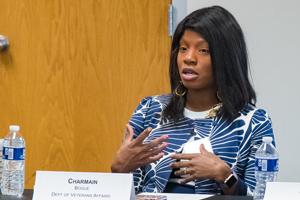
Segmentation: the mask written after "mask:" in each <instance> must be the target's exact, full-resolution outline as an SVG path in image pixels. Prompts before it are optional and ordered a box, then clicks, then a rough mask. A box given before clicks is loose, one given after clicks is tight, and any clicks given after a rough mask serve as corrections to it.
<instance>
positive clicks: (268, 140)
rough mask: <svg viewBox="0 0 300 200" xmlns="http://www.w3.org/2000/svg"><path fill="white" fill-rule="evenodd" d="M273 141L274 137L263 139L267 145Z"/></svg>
mask: <svg viewBox="0 0 300 200" xmlns="http://www.w3.org/2000/svg"><path fill="white" fill-rule="evenodd" d="M272 141H273V138H272V137H263V142H265V143H271V142H272Z"/></svg>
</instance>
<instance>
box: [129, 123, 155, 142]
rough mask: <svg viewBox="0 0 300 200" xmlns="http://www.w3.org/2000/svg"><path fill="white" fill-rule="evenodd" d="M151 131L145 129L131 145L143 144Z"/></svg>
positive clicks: (150, 129) (149, 128)
mask: <svg viewBox="0 0 300 200" xmlns="http://www.w3.org/2000/svg"><path fill="white" fill-rule="evenodd" d="M151 131H152V128H151V127H148V128H146V129H145V130H144V131H143V132H142V133H141V134H140V135H139V136H138V137H137V138H135V140H133V141H132V144H133V145H140V144H143V141H144V140H145V138H146V137H147V136H148V135H149V134H150V132H151Z"/></svg>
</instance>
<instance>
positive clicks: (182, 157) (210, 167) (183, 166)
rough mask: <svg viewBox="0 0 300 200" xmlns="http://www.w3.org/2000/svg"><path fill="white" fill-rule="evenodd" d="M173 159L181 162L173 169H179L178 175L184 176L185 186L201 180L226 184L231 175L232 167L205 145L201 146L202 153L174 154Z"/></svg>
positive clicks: (173, 165) (175, 164) (173, 166)
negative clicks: (209, 150)
mask: <svg viewBox="0 0 300 200" xmlns="http://www.w3.org/2000/svg"><path fill="white" fill-rule="evenodd" d="M171 158H173V159H176V160H179V161H178V162H175V163H173V164H172V165H171V167H172V168H173V169H179V170H177V171H176V172H175V174H176V175H184V176H183V181H182V182H181V183H183V184H184V183H187V182H190V181H193V180H196V179H199V178H201V179H202V178H205V179H213V180H216V181H217V182H224V180H225V179H226V178H227V177H228V176H229V175H230V174H231V169H230V167H229V166H228V165H227V164H226V163H225V162H224V161H223V160H221V159H220V158H219V157H218V156H216V155H215V154H213V153H210V152H208V151H207V150H206V149H205V147H204V145H203V144H201V145H200V153H193V154H189V153H186V154H174V155H172V156H171Z"/></svg>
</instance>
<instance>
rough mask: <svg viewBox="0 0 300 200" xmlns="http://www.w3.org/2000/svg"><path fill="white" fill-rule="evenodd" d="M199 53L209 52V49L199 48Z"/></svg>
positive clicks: (205, 53)
mask: <svg viewBox="0 0 300 200" xmlns="http://www.w3.org/2000/svg"><path fill="white" fill-rule="evenodd" d="M199 53H200V54H203V55H207V54H209V49H199Z"/></svg>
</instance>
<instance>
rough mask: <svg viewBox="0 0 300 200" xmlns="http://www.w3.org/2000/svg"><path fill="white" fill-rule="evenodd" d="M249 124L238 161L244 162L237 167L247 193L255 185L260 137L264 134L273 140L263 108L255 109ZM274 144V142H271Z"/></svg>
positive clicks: (267, 117) (270, 123) (248, 193)
mask: <svg viewBox="0 0 300 200" xmlns="http://www.w3.org/2000/svg"><path fill="white" fill-rule="evenodd" d="M250 123H251V126H250V127H249V128H248V130H247V133H246V135H247V136H246V137H245V138H246V139H247V141H246V144H245V145H243V147H242V148H245V149H244V150H242V151H241V152H243V153H242V154H241V155H240V162H242V163H244V164H243V165H241V166H243V167H240V168H238V169H237V174H238V175H239V177H243V178H241V179H242V180H240V181H241V182H242V185H244V186H245V187H244V188H245V189H244V191H245V193H247V195H252V194H253V190H254V188H255V185H256V179H255V171H254V168H255V153H256V150H257V149H258V148H259V146H260V145H261V143H262V138H263V137H265V136H271V137H272V138H273V141H275V140H274V135H273V129H272V122H271V119H270V117H269V115H268V114H267V113H266V111H265V110H262V109H257V110H256V111H255V112H254V114H253V116H252V119H251V122H250ZM273 144H274V145H275V142H273Z"/></svg>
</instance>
